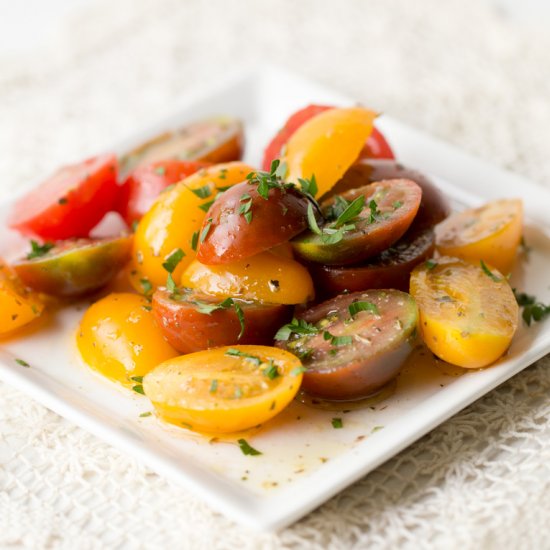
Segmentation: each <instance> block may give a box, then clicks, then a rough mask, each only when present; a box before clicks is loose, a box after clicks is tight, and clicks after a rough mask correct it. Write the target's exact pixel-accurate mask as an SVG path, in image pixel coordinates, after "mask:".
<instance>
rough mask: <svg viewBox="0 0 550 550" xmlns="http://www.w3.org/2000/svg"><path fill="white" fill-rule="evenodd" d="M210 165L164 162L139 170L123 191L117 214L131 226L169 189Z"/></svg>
mask: <svg viewBox="0 0 550 550" xmlns="http://www.w3.org/2000/svg"><path fill="white" fill-rule="evenodd" d="M207 166H210V165H209V164H208V163H207V162H198V161H190V160H160V161H158V162H153V163H151V164H145V165H143V166H140V167H138V168H136V169H135V170H134V171H133V172H132V173H131V174H130V176H129V177H128V178H127V179H126V181H125V182H124V184H123V185H122V188H121V190H120V194H119V198H118V201H117V204H118V206H117V211H118V212H119V213H120V215H121V216H122V217H123V218H124V220H125V221H126V223H127V224H128V226H130V227H131V226H132V224H133V223H134V222H136V221H139V220H141V218H143V216H144V215H145V214H146V213H147V211H148V210H149V209H150V208H151V206H152V205H153V203H154V202H155V200H156V199H157V197H158V196H159V195H160V193H161V192H162V191H164V190H165V189H166V188H167V187H168V186H170V185H173V184H174V183H178V182H179V181H181V180H183V179H185V178H186V177H188V176H190V175H191V174H194V173H195V172H198V171H199V170H200V169H201V168H206V167H207Z"/></svg>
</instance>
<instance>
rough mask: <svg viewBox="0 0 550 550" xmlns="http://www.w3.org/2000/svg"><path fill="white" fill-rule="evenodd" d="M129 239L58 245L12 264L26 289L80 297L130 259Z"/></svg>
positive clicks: (90, 240)
mask: <svg viewBox="0 0 550 550" xmlns="http://www.w3.org/2000/svg"><path fill="white" fill-rule="evenodd" d="M132 240H133V239H132V237H128V236H125V237H115V238H109V239H79V240H76V241H64V242H63V243H58V245H57V246H55V247H54V248H52V249H51V250H50V251H49V252H47V253H46V254H45V255H43V256H40V257H38V258H33V259H30V260H29V259H26V258H24V259H22V260H19V261H17V262H15V263H14V264H13V268H14V270H15V271H16V273H17V275H18V276H19V278H20V279H21V280H22V281H23V282H24V283H25V284H26V285H27V286H29V287H30V288H33V289H34V290H37V291H39V292H43V293H45V294H51V295H52V296H59V297H76V296H83V295H85V294H88V293H90V292H93V291H94V290H97V289H99V288H101V287H103V286H105V285H106V284H107V283H108V282H109V281H110V280H111V279H112V278H113V277H114V276H115V275H116V274H117V273H118V272H119V271H120V270H121V269H122V268H123V267H124V266H125V265H126V264H127V263H128V260H129V259H130V254H131V250H132Z"/></svg>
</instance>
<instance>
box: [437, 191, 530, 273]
mask: <svg viewBox="0 0 550 550" xmlns="http://www.w3.org/2000/svg"><path fill="white" fill-rule="evenodd" d="M522 226H523V203H522V201H521V200H519V199H503V200H498V201H493V202H490V203H488V204H486V205H484V206H481V207H479V208H470V209H468V210H464V211H463V212H459V213H458V214H453V215H452V216H450V217H449V218H447V219H446V220H444V221H442V222H441V223H440V224H439V225H438V226H437V227H436V246H437V249H438V251H439V252H440V253H441V254H442V255H444V256H454V257H457V258H463V259H464V260H471V261H473V262H476V263H478V262H479V261H480V260H483V261H484V262H486V263H487V264H491V265H493V266H494V267H496V268H497V269H498V270H499V271H501V272H502V273H510V271H511V269H512V267H513V265H514V261H515V259H516V255H517V250H518V245H519V243H520V241H521V234H522Z"/></svg>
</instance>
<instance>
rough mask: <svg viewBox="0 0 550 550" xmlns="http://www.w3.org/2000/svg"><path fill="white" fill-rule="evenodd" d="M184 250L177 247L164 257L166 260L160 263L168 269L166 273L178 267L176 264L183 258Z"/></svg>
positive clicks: (172, 271)
mask: <svg viewBox="0 0 550 550" xmlns="http://www.w3.org/2000/svg"><path fill="white" fill-rule="evenodd" d="M184 256H185V252H184V251H183V250H182V249H181V248H177V249H176V250H174V252H172V254H170V256H168V257H167V258H166V261H165V262H164V263H163V264H162V267H163V268H164V269H166V271H168V273H174V269H176V267H178V264H179V263H180V262H181V261H182V260H183V258H184Z"/></svg>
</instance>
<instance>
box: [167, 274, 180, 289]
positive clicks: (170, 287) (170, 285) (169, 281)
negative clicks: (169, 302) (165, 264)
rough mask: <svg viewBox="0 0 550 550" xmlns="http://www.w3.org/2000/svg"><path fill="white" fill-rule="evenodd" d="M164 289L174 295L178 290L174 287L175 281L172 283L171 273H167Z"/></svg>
mask: <svg viewBox="0 0 550 550" xmlns="http://www.w3.org/2000/svg"><path fill="white" fill-rule="evenodd" d="M166 288H167V290H169V291H170V293H172V294H174V293H175V292H176V291H177V290H178V286H177V285H176V281H174V277H172V274H171V273H168V278H167V279H166Z"/></svg>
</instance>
